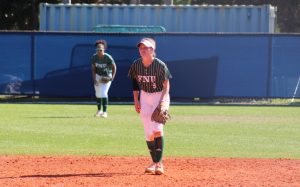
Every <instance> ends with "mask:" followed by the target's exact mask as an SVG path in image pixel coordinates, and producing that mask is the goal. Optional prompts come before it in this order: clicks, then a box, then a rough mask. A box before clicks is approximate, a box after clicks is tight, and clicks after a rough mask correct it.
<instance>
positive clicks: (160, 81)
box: [128, 38, 172, 175]
mask: <svg viewBox="0 0 300 187" xmlns="http://www.w3.org/2000/svg"><path fill="white" fill-rule="evenodd" d="M137 47H138V49H139V53H140V56H141V58H139V59H137V60H135V61H134V62H133V64H132V65H131V67H130V70H129V73H128V76H129V78H130V79H131V80H132V85H133V97H134V106H135V110H136V112H137V113H139V115H140V117H141V120H142V123H143V125H144V133H145V139H146V143H147V146H148V149H149V152H150V155H151V158H152V163H151V165H150V166H149V167H147V168H146V170H145V172H146V173H153V174H158V175H160V174H163V173H164V169H163V165H162V156H163V149H164V138H163V137H164V136H163V135H164V134H163V133H164V132H163V124H161V123H157V122H154V121H151V115H152V113H153V111H154V110H155V108H156V107H157V106H158V105H161V106H162V107H165V108H166V109H168V107H169V104H170V96H169V89H170V83H169V79H170V78H172V76H171V74H170V72H169V69H168V67H167V66H166V64H165V63H164V62H163V61H161V60H160V59H158V58H156V57H155V48H156V43H155V41H154V40H153V39H151V38H143V39H142V40H141V41H140V42H139V43H138V44H137Z"/></svg>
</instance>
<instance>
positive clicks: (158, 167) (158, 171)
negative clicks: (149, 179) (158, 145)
mask: <svg viewBox="0 0 300 187" xmlns="http://www.w3.org/2000/svg"><path fill="white" fill-rule="evenodd" d="M163 173H164V167H163V165H162V163H160V162H159V163H157V164H156V167H155V174H156V175H161V174H163Z"/></svg>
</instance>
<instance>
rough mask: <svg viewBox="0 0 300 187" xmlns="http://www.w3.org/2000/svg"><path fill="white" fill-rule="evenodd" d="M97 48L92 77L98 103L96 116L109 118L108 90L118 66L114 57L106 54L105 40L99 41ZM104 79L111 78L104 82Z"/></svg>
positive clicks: (96, 44)
mask: <svg viewBox="0 0 300 187" xmlns="http://www.w3.org/2000/svg"><path fill="white" fill-rule="evenodd" d="M95 46H96V53H95V54H94V55H93V56H92V58H91V63H92V76H93V80H94V88H95V96H96V102H97V113H96V114H95V116H96V117H103V118H107V106H108V90H109V88H110V85H111V83H112V81H113V80H114V78H115V75H116V71H117V66H116V63H115V61H114V59H113V58H112V56H110V55H109V54H107V53H105V49H106V48H107V43H106V41H105V40H97V41H96V43H95ZM103 77H109V78H108V79H105V80H104V79H103ZM101 107H102V109H101Z"/></svg>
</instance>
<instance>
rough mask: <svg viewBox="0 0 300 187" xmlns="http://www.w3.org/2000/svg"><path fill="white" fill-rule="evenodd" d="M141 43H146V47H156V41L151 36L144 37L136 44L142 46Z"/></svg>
mask: <svg viewBox="0 0 300 187" xmlns="http://www.w3.org/2000/svg"><path fill="white" fill-rule="evenodd" d="M141 44H144V45H145V46H146V47H152V49H155V41H154V40H153V39H151V38H143V39H142V40H141V41H140V42H139V43H138V44H137V45H136V46H137V47H140V45H141Z"/></svg>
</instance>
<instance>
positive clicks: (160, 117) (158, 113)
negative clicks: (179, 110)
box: [151, 106, 171, 124]
mask: <svg viewBox="0 0 300 187" xmlns="http://www.w3.org/2000/svg"><path fill="white" fill-rule="evenodd" d="M170 119H171V116H170V114H169V111H168V110H165V109H163V108H162V107H161V106H157V107H156V109H155V110H154V111H153V113H152V116H151V120H152V121H156V122H158V123H162V124H165V123H166V122H167V121H168V120H170Z"/></svg>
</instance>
